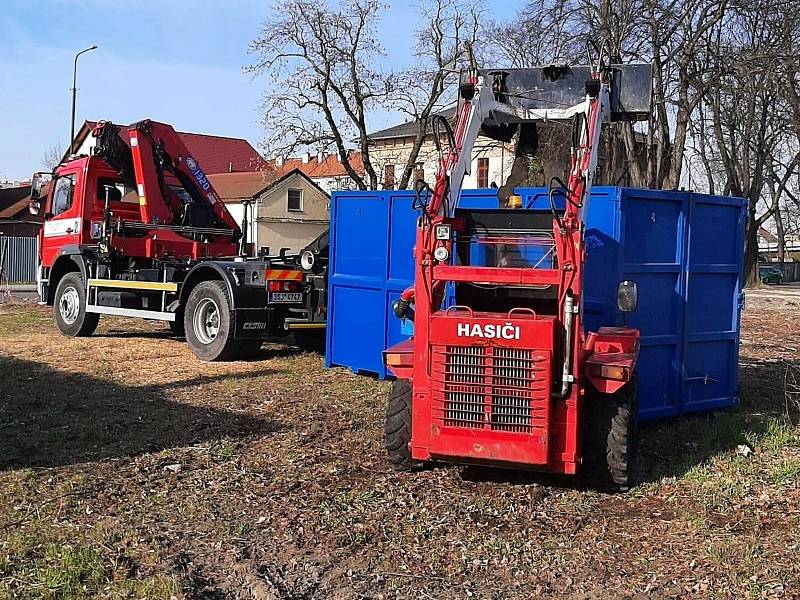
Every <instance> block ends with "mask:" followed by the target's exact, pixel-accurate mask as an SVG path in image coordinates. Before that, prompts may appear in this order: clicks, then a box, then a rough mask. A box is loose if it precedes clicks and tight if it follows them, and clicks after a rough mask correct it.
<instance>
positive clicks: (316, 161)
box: [265, 151, 364, 179]
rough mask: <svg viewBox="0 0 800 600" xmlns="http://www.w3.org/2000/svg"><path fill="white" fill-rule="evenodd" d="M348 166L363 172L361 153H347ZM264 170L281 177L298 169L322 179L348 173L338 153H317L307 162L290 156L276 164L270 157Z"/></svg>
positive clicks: (313, 177)
mask: <svg viewBox="0 0 800 600" xmlns="http://www.w3.org/2000/svg"><path fill="white" fill-rule="evenodd" d="M349 160H350V166H352V167H353V169H354V170H355V172H356V173H358V174H359V175H363V174H364V162H363V161H362V160H361V153H360V152H355V151H351V152H350V155H349ZM266 163H267V165H266V168H265V170H267V171H273V172H274V173H275V176H277V177H281V176H283V175H284V174H286V173H288V172H290V171H293V170H295V169H299V170H300V171H302V172H303V173H305V174H306V175H307V176H308V177H310V178H312V179H324V178H327V177H347V176H348V173H347V171H346V170H345V168H344V163H342V161H340V160H339V155H338V154H317V155H311V156H309V157H308V161H307V162H303V159H302V158H300V157H291V158H287V159H285V160H284V161H283V162H281V163H280V164H278V161H276V160H274V159H271V160H268V161H266Z"/></svg>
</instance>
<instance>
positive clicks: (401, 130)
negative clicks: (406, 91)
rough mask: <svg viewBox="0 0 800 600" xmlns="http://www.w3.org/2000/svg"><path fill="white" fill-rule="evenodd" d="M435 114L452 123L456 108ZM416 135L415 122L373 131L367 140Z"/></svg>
mask: <svg viewBox="0 0 800 600" xmlns="http://www.w3.org/2000/svg"><path fill="white" fill-rule="evenodd" d="M435 114H436V115H439V116H442V117H444V118H445V119H448V120H449V121H452V120H453V119H454V118H455V116H456V107H455V106H452V107H450V108H446V109H444V110H441V111H439V112H437V113H435ZM428 128H429V129H430V122H428ZM416 135H417V123H416V122H415V121H407V122H405V123H401V124H400V125H393V126H392V127H387V128H386V129H381V130H379V131H374V132H372V133H370V134H369V135H368V136H367V138H368V139H370V140H390V139H394V138H404V137H414V136H416Z"/></svg>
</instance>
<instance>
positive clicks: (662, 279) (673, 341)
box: [610, 189, 688, 419]
mask: <svg viewBox="0 0 800 600" xmlns="http://www.w3.org/2000/svg"><path fill="white" fill-rule="evenodd" d="M622 202H623V206H622V214H621V218H622V231H623V237H622V241H621V246H622V255H623V258H622V260H623V265H622V279H628V280H633V281H635V282H636V283H637V284H638V286H639V307H638V309H637V310H636V311H634V312H632V313H630V314H628V315H625V316H623V315H620V316H619V318H620V319H621V320H622V324H627V325H630V326H632V327H636V328H637V329H639V330H640V332H641V336H642V337H641V351H640V353H639V362H638V364H637V367H636V371H637V373H638V375H639V417H640V418H642V419H651V418H655V417H663V416H668V415H675V414H678V412H679V411H680V365H681V340H682V334H683V310H684V306H683V263H684V252H685V248H684V244H683V239H684V232H683V231H684V218H683V215H684V212H685V210H686V203H687V202H688V195H687V194H685V193H680V192H661V191H651V190H638V189H625V190H623V200H622ZM610 283H612V284H613V285H614V286H615V287H616V284H617V283H618V282H617V281H611V282H610ZM611 294H614V295H612V296H611V297H612V298H615V290H614V291H611ZM614 309H616V304H615V305H614ZM618 314H619V313H618Z"/></svg>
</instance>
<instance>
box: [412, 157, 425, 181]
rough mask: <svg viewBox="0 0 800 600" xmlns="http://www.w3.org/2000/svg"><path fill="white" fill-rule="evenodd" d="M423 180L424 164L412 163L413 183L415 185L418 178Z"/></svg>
mask: <svg viewBox="0 0 800 600" xmlns="http://www.w3.org/2000/svg"><path fill="white" fill-rule="evenodd" d="M420 179H421V180H422V181H425V165H424V164H423V163H421V162H418V163H416V164H415V165H414V181H413V184H414V185H416V184H417V182H418V181H419V180H420Z"/></svg>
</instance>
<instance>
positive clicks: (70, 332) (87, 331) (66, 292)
mask: <svg viewBox="0 0 800 600" xmlns="http://www.w3.org/2000/svg"><path fill="white" fill-rule="evenodd" d="M53 318H54V319H55V322H56V326H57V327H58V330H59V331H60V332H61V333H62V334H63V335H66V336H68V337H87V336H90V335H92V334H93V333H94V330H95V329H97V323H98V321H99V320H100V315H99V314H98V313H87V312H86V285H85V284H84V282H83V277H81V274H80V273H67V274H66V275H64V277H62V278H61V281H59V282H58V287H57V288H56V296H55V300H54V302H53Z"/></svg>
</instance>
